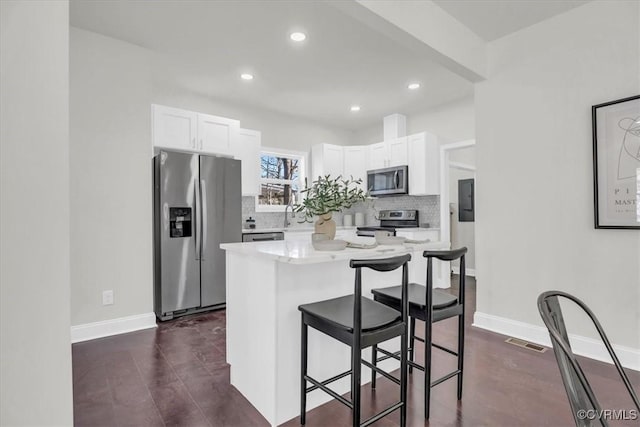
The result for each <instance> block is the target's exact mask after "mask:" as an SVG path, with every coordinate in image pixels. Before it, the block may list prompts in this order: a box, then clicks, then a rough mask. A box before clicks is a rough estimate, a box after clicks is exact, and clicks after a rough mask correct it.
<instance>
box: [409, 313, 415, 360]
mask: <svg viewBox="0 0 640 427" xmlns="http://www.w3.org/2000/svg"><path fill="white" fill-rule="evenodd" d="M409 320H410V322H411V323H410V326H409V360H410V361H412V362H413V351H414V348H415V345H416V318H415V317H410V318H409ZM412 372H413V366H411V365H409V373H412Z"/></svg>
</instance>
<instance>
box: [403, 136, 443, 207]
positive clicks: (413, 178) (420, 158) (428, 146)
mask: <svg viewBox="0 0 640 427" xmlns="http://www.w3.org/2000/svg"><path fill="white" fill-rule="evenodd" d="M408 155H409V194H410V195H412V196H425V195H434V194H440V143H439V141H438V137H437V136H435V135H433V134H430V133H429V132H422V133H418V134H415V135H410V136H409V137H408Z"/></svg>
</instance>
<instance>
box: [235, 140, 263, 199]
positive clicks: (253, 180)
mask: <svg viewBox="0 0 640 427" xmlns="http://www.w3.org/2000/svg"><path fill="white" fill-rule="evenodd" d="M261 138H262V134H261V133H260V132H259V131H257V130H249V129H240V130H239V132H238V140H237V142H236V143H235V144H233V151H234V157H235V158H236V159H238V160H240V161H241V162H242V165H241V167H242V195H243V196H257V195H258V190H259V186H260V141H261Z"/></svg>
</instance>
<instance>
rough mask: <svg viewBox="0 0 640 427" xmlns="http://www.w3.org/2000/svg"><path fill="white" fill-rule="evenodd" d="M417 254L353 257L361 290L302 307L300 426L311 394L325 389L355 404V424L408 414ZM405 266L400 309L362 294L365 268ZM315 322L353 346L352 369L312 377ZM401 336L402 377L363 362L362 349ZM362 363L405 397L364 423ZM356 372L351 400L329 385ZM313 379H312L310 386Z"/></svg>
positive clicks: (402, 419) (403, 420)
mask: <svg viewBox="0 0 640 427" xmlns="http://www.w3.org/2000/svg"><path fill="white" fill-rule="evenodd" d="M409 260H411V255H403V256H398V257H393V258H385V259H374V260H351V261H350V262H349V266H350V267H351V268H355V269H356V279H355V286H354V287H355V290H354V294H353V295H347V296H343V297H339V298H333V299H330V300H325V301H320V302H316V303H311V304H304V305H301V306H299V307H298V309H299V310H300V311H301V312H302V341H301V346H302V360H301V365H300V368H301V369H300V370H301V374H300V424H302V425H304V424H305V422H306V410H307V408H306V406H307V393H309V392H311V391H313V390H316V389H320V390H323V391H325V392H326V393H328V394H329V395H331V396H332V397H333V398H335V399H336V400H338V401H339V402H341V403H343V404H344V405H346V406H347V407H349V408H351V410H352V414H353V426H354V427H355V426H363V427H364V426H368V425H369V424H372V423H374V422H376V421H378V420H379V419H380V418H382V417H384V416H386V415H388V414H390V413H391V412H393V411H395V410H396V409H400V425H401V426H402V427H404V426H405V425H406V418H407V415H406V414H407V404H406V402H407V352H406V348H407V320H408V298H407V289H408V281H409V279H408V262H409ZM399 267H402V285H401V286H399V287H398V288H399V289H400V291H399V292H400V294H399V295H400V297H399V304H398V309H399V310H396V309H393V308H389V307H387V306H386V305H384V304H380V303H378V302H375V301H373V300H371V299H369V298H364V297H363V296H362V269H363V268H370V269H372V270H375V271H393V270H396V269H397V268H399ZM308 326H311V327H312V328H314V329H317V330H318V331H320V332H323V333H325V334H327V335H329V336H331V337H333V338H335V339H337V340H338V341H340V342H342V343H344V344H346V345H348V346H350V347H351V369H350V370H349V371H346V372H343V373H341V374H338V375H336V376H334V377H332V378H329V379H328V380H325V381H317V380H315V379H313V378H311V377H310V376H308V375H307V327H308ZM397 336H400V337H401V348H402V349H405V351H403V352H402V355H403V356H402V357H400V358H399V360H400V379H399V380H398V379H397V378H395V377H394V376H392V375H391V374H389V373H387V372H385V371H383V370H381V369H380V368H378V367H377V366H374V365H373V364H371V363H369V362H367V361H366V360H362V349H363V348H367V347H371V346H372V345H376V344H379V343H381V342H383V341H387V340H389V339H391V338H394V337H397ZM361 364H363V365H365V366H367V367H369V368H371V369H372V371H374V372H378V373H379V374H381V375H383V376H385V377H386V378H389V379H390V380H392V381H394V382H395V383H396V384H398V385H400V401H399V402H397V403H395V404H394V405H391V406H390V407H388V408H387V409H385V410H384V411H382V412H380V413H378V414H376V415H374V416H372V417H371V418H369V419H367V420H365V421H364V422H362V423H361V422H360V373H361V369H362V367H361ZM347 375H351V401H348V400H347V399H345V398H344V397H342V396H340V395H339V394H338V393H336V392H335V391H333V390H331V389H330V388H329V387H327V385H328V384H330V383H332V382H334V381H337V380H339V379H340V378H344V377H346V376H347ZM307 382H309V383H311V384H312V385H311V386H310V387H307Z"/></svg>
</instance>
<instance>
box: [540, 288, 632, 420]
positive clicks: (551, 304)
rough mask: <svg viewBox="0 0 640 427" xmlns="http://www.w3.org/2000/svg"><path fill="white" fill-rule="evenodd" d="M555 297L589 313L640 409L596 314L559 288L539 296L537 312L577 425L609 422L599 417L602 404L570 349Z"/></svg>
mask: <svg viewBox="0 0 640 427" xmlns="http://www.w3.org/2000/svg"><path fill="white" fill-rule="evenodd" d="M558 297H563V298H565V299H568V300H570V301H573V302H574V303H575V304H576V305H578V306H579V307H580V308H581V309H582V310H584V312H585V313H586V314H587V315H588V316H589V318H590V319H591V321H592V322H593V324H594V326H595V327H596V329H597V331H598V334H599V335H600V338H602V341H603V342H604V345H605V347H606V348H607V350H608V351H609V354H610V355H611V358H612V359H613V363H614V365H615V366H616V369H617V370H618V373H619V374H620V377H621V378H622V381H623V383H624V384H625V386H626V388H627V391H628V392H629V394H630V395H631V399H632V400H633V402H634V404H635V406H636V409H637V410H638V411H640V403H639V402H638V397H637V396H636V393H635V391H634V390H633V388H632V387H631V383H630V382H629V378H627V375H626V373H625V372H624V369H623V368H622V365H621V364H620V361H619V360H618V357H617V356H616V354H615V353H614V351H613V347H612V346H611V343H610V342H609V339H608V338H607V336H606V334H605V333H604V330H603V329H602V326H601V325H600V322H598V319H597V318H596V316H595V314H594V313H593V312H592V311H591V310H590V309H589V307H587V306H586V305H585V304H584V303H583V302H582V301H580V300H579V299H578V298H576V297H574V296H573V295H570V294H568V293H566V292H561V291H548V292H543V293H542V294H540V296H539V297H538V311H539V312H540V316H541V317H542V321H543V322H544V324H545V325H546V327H547V329H548V331H549V336H550V337H551V344H552V345H553V351H554V353H555V356H556V360H557V362H558V367H559V369H560V375H561V376H562V382H563V383H564V388H565V390H566V392H567V397H568V398H569V404H570V405H571V411H572V413H573V419H574V421H575V423H576V426H578V427H582V426H608V423H607V421H606V419H605V418H604V417H602V416H601V414H602V412H601V407H600V404H599V402H598V400H597V399H596V396H595V394H594V393H593V389H592V388H591V385H590V384H589V381H587V378H586V376H585V374H584V372H583V371H582V368H581V367H580V364H579V363H578V360H577V359H576V356H575V354H574V353H573V350H572V349H571V343H570V342H569V335H568V334H567V328H566V326H565V323H564V317H563V315H562V308H561V307H560V302H559V300H558Z"/></svg>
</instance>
